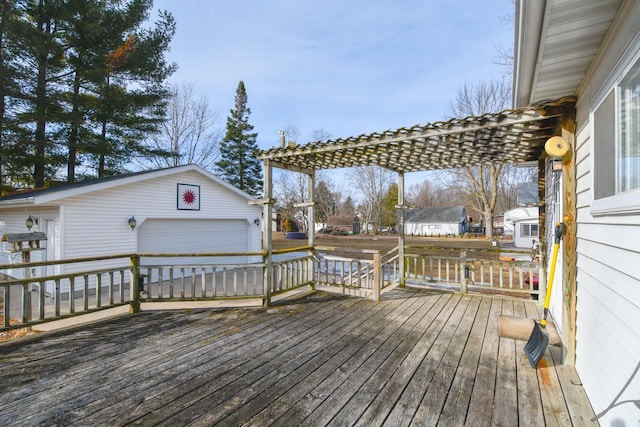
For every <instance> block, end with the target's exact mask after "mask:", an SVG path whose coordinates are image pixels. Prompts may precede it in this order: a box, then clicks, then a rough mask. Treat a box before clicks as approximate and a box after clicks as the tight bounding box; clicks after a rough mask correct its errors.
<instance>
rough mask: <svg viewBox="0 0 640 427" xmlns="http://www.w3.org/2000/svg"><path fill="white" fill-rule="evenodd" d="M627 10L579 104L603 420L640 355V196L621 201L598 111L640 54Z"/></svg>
mask: <svg viewBox="0 0 640 427" xmlns="http://www.w3.org/2000/svg"><path fill="white" fill-rule="evenodd" d="M628 9H629V12H630V13H624V14H623V15H621V16H620V19H619V21H618V22H617V23H618V25H617V26H616V27H615V28H614V30H613V31H615V33H613V34H610V35H609V36H610V37H608V41H607V43H605V44H604V45H603V46H602V48H601V49H600V53H599V57H598V58H597V59H596V60H595V61H594V63H595V64H598V65H597V67H594V68H593V69H592V70H590V73H589V74H588V75H587V81H586V82H585V83H584V84H583V85H582V92H581V93H579V94H578V105H577V113H578V116H577V123H576V125H577V126H576V128H577V131H576V152H575V157H576V171H577V173H576V179H577V182H576V206H577V209H576V221H577V273H576V280H577V296H576V298H577V313H576V369H577V371H578V374H579V376H580V379H581V381H582V384H583V385H584V387H585V391H586V392H587V395H588V397H589V400H590V402H591V404H592V405H593V409H594V410H595V412H596V413H598V412H600V411H602V410H604V409H605V408H606V407H607V406H608V405H609V404H610V403H611V401H612V400H613V399H614V397H616V395H617V394H618V392H619V391H620V390H621V388H622V387H623V386H624V384H625V383H626V382H627V380H628V378H629V377H630V375H631V374H632V373H633V370H634V369H635V367H636V365H637V364H638V361H639V359H638V357H639V355H640V328H638V325H639V324H640V323H639V322H640V321H639V320H638V319H640V274H639V273H638V266H639V265H640V250H639V249H638V247H639V246H638V242H640V209H638V207H640V192H638V190H637V189H636V190H630V191H626V192H623V193H620V194H614V193H613V192H614V191H615V179H613V178H614V177H612V176H611V173H612V172H613V171H614V164H615V162H614V163H611V164H610V165H609V166H606V165H604V164H601V163H600V159H599V158H598V156H603V155H604V156H606V158H611V156H612V154H613V152H614V151H615V150H614V144H613V142H612V143H611V144H605V145H604V146H602V145H598V144H599V142H598V140H600V142H601V141H602V140H603V139H602V138H603V133H604V134H606V133H609V134H610V133H611V130H610V129H609V130H607V129H608V127H610V125H611V122H610V121H607V120H609V119H606V120H605V121H604V128H603V127H602V126H601V123H602V121H600V118H599V116H598V110H599V108H600V106H602V105H606V104H607V103H611V102H612V101H611V98H609V96H611V94H613V93H614V87H615V85H616V84H617V83H616V82H620V80H621V79H622V78H623V76H624V73H625V72H626V70H628V69H629V68H630V66H631V65H632V64H633V62H634V61H635V60H636V58H638V55H639V53H640V31H639V27H638V25H637V23H638V22H640V3H637V2H636V3H635V4H634V5H633V6H632V7H630V8H628ZM620 58H621V59H620ZM608 108H609V107H605V109H604V110H599V111H600V112H602V111H605V110H606V109H608ZM594 113H595V114H594ZM590 119H592V120H593V121H592V122H590V121H589V120H590ZM599 123H600V124H599ZM603 129H604V131H603ZM606 138H608V137H606ZM603 151H605V152H604V153H603ZM607 167H608V168H609V169H608V170H606V168H607ZM603 177H605V178H606V180H607V181H606V182H604V183H603V182H601V179H603ZM612 179H613V181H612ZM554 299H555V300H556V301H555V304H557V305H558V306H561V304H562V297H561V295H559V296H556V295H555V292H554ZM638 380H639V377H638V376H636V378H635V380H634V381H632V382H631V384H630V385H629V387H628V388H627V390H626V392H625V393H624V394H623V395H622V396H621V397H620V399H619V400H620V401H623V400H629V399H638V397H640V381H638ZM638 414H639V412H638V409H637V408H636V407H635V406H634V405H633V404H624V405H620V406H618V407H616V408H613V409H612V410H611V411H609V412H608V413H607V414H606V415H605V416H604V417H603V418H601V419H600V420H599V421H600V423H601V425H603V426H604V425H613V424H620V425H636V424H637V422H638V419H639V415H638Z"/></svg>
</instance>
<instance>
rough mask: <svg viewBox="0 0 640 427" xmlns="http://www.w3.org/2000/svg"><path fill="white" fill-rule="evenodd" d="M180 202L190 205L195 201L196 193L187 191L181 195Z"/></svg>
mask: <svg viewBox="0 0 640 427" xmlns="http://www.w3.org/2000/svg"><path fill="white" fill-rule="evenodd" d="M182 201H183V202H184V203H186V204H187V205H192V204H193V203H194V202H195V201H196V193H194V192H193V191H191V190H187V191H185V192H184V193H182Z"/></svg>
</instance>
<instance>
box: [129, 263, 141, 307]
mask: <svg viewBox="0 0 640 427" xmlns="http://www.w3.org/2000/svg"><path fill="white" fill-rule="evenodd" d="M138 277H140V256H139V255H137V254H136V255H133V256H131V278H130V279H129V290H130V299H131V305H130V309H129V311H130V312H131V313H139V312H140V287H139V285H138Z"/></svg>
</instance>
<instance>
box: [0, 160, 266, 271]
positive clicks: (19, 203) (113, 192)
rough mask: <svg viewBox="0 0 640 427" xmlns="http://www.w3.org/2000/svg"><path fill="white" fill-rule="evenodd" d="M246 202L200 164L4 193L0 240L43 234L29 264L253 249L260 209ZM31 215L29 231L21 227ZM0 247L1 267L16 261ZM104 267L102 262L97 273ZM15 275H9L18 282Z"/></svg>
mask: <svg viewBox="0 0 640 427" xmlns="http://www.w3.org/2000/svg"><path fill="white" fill-rule="evenodd" d="M252 199H253V197H251V196H250V195H248V194H246V193H244V192H243V191H240V190H239V189H237V188H236V187H234V186H232V185H230V184H228V183H226V182H225V181H223V180H221V179H220V178H218V177H216V176H214V175H212V174H211V173H209V172H207V171H206V170H205V169H203V168H201V167H199V166H196V165H186V166H178V167H174V168H167V169H161V170H153V171H145V172H137V173H131V174H127V175H120V176H112V177H108V178H103V179H96V180H93V181H87V182H79V183H74V184H68V185H62V186H57V187H50V188H44V189H36V190H27V191H19V192H15V193H12V194H8V195H5V196H3V197H0V235H7V234H14V233H27V232H29V231H30V232H34V231H35V232H43V233H45V235H46V242H45V243H44V245H43V247H44V248H46V249H44V250H40V251H34V252H33V253H32V255H31V261H51V260H60V259H69V258H81V257H90V256H103V255H116V254H130V253H136V252H138V253H214V252H227V253H228V252H250V251H251V252H254V251H255V252H257V251H260V248H261V221H262V220H261V214H262V208H261V207H259V206H251V205H249V204H248V201H249V200H252ZM29 217H31V218H32V220H33V226H32V229H31V230H27V227H26V224H25V221H26V219H27V218H29ZM130 219H135V226H134V227H132V225H134V224H133V223H132V224H131V225H130V224H129V220H130ZM2 245H3V247H2V250H1V251H0V263H2V264H12V263H20V262H22V259H21V255H20V253H12V252H11V251H10V249H11V248H10V247H9V244H8V242H4V243H3V244H2ZM234 260H235V261H238V259H237V258H235V259H229V261H230V262H233V261H234ZM244 261H246V259H245V260H244ZM112 262H115V261H112ZM172 262H174V263H175V262H177V261H176V259H173V261H172ZM221 262H224V260H223V259H222V258H221ZM108 266H109V262H104V261H103V262H102V263H101V264H99V265H96V268H104V267H108ZM65 268H71V267H68V266H64V265H63V266H57V267H56V269H55V271H47V272H46V273H48V274H63V273H65V272H66V270H65ZM82 268H84V269H87V268H90V267H87V265H86V264H85V265H83V266H82ZM21 272H22V269H16V270H14V271H13V272H9V273H8V274H10V275H12V276H14V277H22V273H21ZM33 273H34V274H35V275H36V276H37V275H39V274H44V273H45V272H39V271H34V272H33Z"/></svg>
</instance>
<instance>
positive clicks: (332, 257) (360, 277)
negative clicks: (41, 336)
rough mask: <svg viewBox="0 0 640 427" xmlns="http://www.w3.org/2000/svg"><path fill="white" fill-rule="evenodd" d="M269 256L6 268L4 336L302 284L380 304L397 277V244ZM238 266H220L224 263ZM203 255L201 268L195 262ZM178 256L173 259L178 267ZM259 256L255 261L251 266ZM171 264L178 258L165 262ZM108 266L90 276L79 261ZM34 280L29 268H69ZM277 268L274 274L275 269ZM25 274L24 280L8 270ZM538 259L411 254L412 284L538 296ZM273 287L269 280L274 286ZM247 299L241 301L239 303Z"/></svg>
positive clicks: (1, 304) (1, 268) (263, 294)
mask: <svg viewBox="0 0 640 427" xmlns="http://www.w3.org/2000/svg"><path fill="white" fill-rule="evenodd" d="M272 254H273V255H275V257H274V258H272V259H271V262H267V260H268V257H267V256H266V255H267V254H266V253H264V252H253V253H213V254H125V255H114V256H106V257H90V258H77V259H70V260H63V261H49V262H34V263H24V264H5V265H0V274H3V277H4V280H0V298H1V299H2V300H1V301H0V308H1V311H0V316H1V318H0V331H2V330H7V329H14V328H21V327H28V326H32V325H36V324H39V323H44V322H49V321H53V320H59V319H64V318H67V317H72V316H77V315H81V314H87V313H92V312H95V311H99V310H104V309H107V308H113V307H118V306H124V305H129V307H130V310H131V311H133V312H136V311H138V310H140V309H141V304H142V303H145V302H179V301H212V300H225V299H226V300H229V299H234V300H238V301H241V300H243V299H248V298H253V299H255V298H260V299H262V300H263V302H264V303H268V302H269V301H270V297H271V296H273V295H277V294H282V293H285V292H288V291H291V290H295V289H298V288H301V287H303V286H309V285H310V286H315V287H316V288H319V289H326V290H329V291H334V292H340V293H345V294H349V295H356V296H365V297H370V298H374V299H376V300H379V299H380V295H381V294H382V293H383V292H384V291H385V290H387V289H390V288H391V287H393V286H395V285H397V284H398V283H399V281H400V270H399V268H400V267H399V254H398V248H397V247H396V248H394V249H392V250H391V251H389V252H387V253H381V252H380V251H377V250H366V249H355V248H335V247H324V246H320V247H315V248H311V247H302V248H294V249H287V250H280V251H273V252H272ZM234 258H235V259H238V258H240V259H239V260H238V262H235V263H229V262H222V261H221V260H222V259H224V260H225V261H228V260H229V259H234ZM194 259H197V261H198V262H193V261H194ZM174 260H175V261H174ZM251 260H254V261H256V262H249V261H251ZM167 261H171V262H167ZM87 263H92V265H93V266H94V267H95V265H96V264H95V263H98V265H100V266H104V267H103V268H97V269H92V270H90V271H89V270H87V271H83V269H82V265H86V264H87ZM64 265H69V267H68V268H67V271H65V272H64V273H63V274H52V275H48V276H47V275H42V274H40V275H39V277H29V276H30V274H27V272H31V271H35V270H32V269H34V268H41V271H43V272H44V271H62V266H64ZM268 266H270V270H269V268H268ZM17 269H23V270H24V274H23V277H25V278H11V277H10V276H9V273H8V272H9V271H12V272H15V271H16V270H17ZM537 271H538V266H537V264H536V263H532V262H524V261H505V260H490V259H489V260H483V259H473V258H467V257H466V252H465V251H462V252H461V253H460V256H458V257H453V256H439V255H433V254H424V253H422V254H421V253H406V254H405V278H406V282H407V283H419V284H420V283H421V284H436V285H438V286H449V287H455V288H457V289H459V290H460V291H462V292H466V291H467V290H474V289H477V290H485V291H486V290H491V291H498V292H502V293H504V292H509V293H511V294H524V295H534V296H538V295H539V294H541V291H542V290H539V289H538V287H537V281H534V280H531V279H532V278H534V277H535V276H536V274H537ZM266 283H270V287H269V288H267V285H266ZM239 303H241V302H239Z"/></svg>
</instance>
